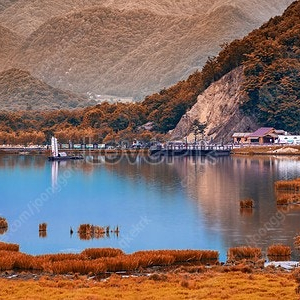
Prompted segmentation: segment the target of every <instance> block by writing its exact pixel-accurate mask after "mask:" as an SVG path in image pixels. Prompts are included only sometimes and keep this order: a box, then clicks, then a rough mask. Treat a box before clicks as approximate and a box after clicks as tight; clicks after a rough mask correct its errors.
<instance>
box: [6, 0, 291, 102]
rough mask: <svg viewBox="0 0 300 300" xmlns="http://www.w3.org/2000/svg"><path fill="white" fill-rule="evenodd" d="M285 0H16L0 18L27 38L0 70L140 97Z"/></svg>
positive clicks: (180, 75)
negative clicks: (25, 72)
mask: <svg viewBox="0 0 300 300" xmlns="http://www.w3.org/2000/svg"><path fill="white" fill-rule="evenodd" d="M290 1H291V0H285V1H282V0H273V2H274V3H272V5H270V3H269V1H267V0H261V1H258V0H251V1H249V0H247V1H246V0H233V1H230V3H224V1H221V0H214V1H207V0H197V1H186V0H180V1H175V0H165V1H158V0H144V1H137V0H131V1H126V3H124V1H119V0H115V1H108V0H106V1H105V0H102V1H99V0H98V1H96V0H84V1H81V0H75V1H70V0H68V1H62V0H51V1H45V0H43V1H37V0H32V1H26V0H19V1H18V2H16V4H15V5H12V6H11V7H9V8H8V9H7V10H5V11H3V13H0V24H1V25H3V26H6V27H7V28H9V29H10V30H11V31H13V32H16V33H17V34H18V35H19V36H22V37H24V38H26V41H25V42H24V43H23V45H22V47H20V49H19V52H18V53H17V54H16V55H12V56H10V57H9V59H8V60H7V62H6V64H1V65H0V70H1V69H2V70H4V69H8V68H19V69H22V70H26V71H29V72H30V73H31V74H32V75H33V76H34V77H36V78H38V79H40V80H42V81H44V82H45V83H47V84H50V85H51V86H53V87H56V88H60V89H63V90H70V91H72V92H76V93H87V92H91V93H92V94H101V95H104V94H108V95H115V96H119V97H125V96H126V97H134V98H135V99H137V100H141V99H143V98H144V97H145V96H146V95H149V94H152V93H153V92H157V91H159V89H161V88H162V87H169V86H171V85H172V84H174V83H176V82H178V81H179V80H182V79H185V78H186V77H187V75H189V74H191V72H193V71H194V70H195V69H196V68H201V67H202V66H203V65H204V64H205V61H206V59H207V57H208V56H209V55H215V54H216V53H218V51H219V50H220V46H219V45H220V44H222V43H224V42H228V41H232V40H233V39H235V38H240V37H242V36H244V35H245V34H247V33H248V32H250V31H251V30H253V28H256V27H257V26H259V25H261V24H262V23H263V21H265V20H267V19H268V17H269V16H271V15H275V14H276V13H279V12H282V10H283V8H284V7H286V5H287V2H290ZM248 2H251V5H249V4H248ZM283 2H284V3H283ZM258 11H259V14H258V13H256V12H258ZM262 11H263V13H261V12H262Z"/></svg>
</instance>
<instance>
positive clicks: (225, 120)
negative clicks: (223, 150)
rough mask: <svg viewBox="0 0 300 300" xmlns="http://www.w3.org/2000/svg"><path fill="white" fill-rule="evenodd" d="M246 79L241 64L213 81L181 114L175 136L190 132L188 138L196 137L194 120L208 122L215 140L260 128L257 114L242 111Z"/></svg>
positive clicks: (208, 127)
mask: <svg viewBox="0 0 300 300" xmlns="http://www.w3.org/2000/svg"><path fill="white" fill-rule="evenodd" d="M244 80H245V77H244V74H243V68H242V67H239V68H237V69H234V70H233V71H231V72H229V73H228V74H226V75H224V76H223V77H222V78H221V79H220V80H218V81H217V82H214V83H212V84H211V85H210V86H209V87H208V88H207V89H206V90H205V91H204V92H203V93H202V94H201V95H199V96H198V98H197V102H196V104H195V105H194V106H193V107H192V108H191V109H190V110H189V111H188V112H187V113H186V114H185V115H184V116H183V117H182V118H181V120H180V122H179V123H178V125H177V126H176V128H175V129H174V130H173V131H172V135H171V136H172V139H175V140H176V139H181V138H183V137H185V136H189V137H188V140H189V141H194V138H195V136H194V134H193V132H191V127H192V124H193V122H194V121H195V120H198V121H199V122H200V123H206V124H207V127H206V129H205V135H206V136H207V137H208V138H209V139H212V140H214V141H222V140H223V141H229V140H230V139H231V136H232V134H233V133H234V132H240V131H241V132H249V131H252V130H253V131H254V129H256V128H257V123H256V120H255V118H253V117H251V116H247V115H245V114H243V112H242V111H241V109H240V103H241V102H244V101H245V98H247V95H246V93H245V92H244V91H243V88H242V84H243V82H244ZM197 138H200V136H198V137H197Z"/></svg>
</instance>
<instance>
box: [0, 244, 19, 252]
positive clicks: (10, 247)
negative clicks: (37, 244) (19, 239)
mask: <svg viewBox="0 0 300 300" xmlns="http://www.w3.org/2000/svg"><path fill="white" fill-rule="evenodd" d="M19 248H20V247H19V245H18V244H9V243H4V242H0V250H6V251H19Z"/></svg>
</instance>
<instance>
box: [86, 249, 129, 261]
mask: <svg viewBox="0 0 300 300" xmlns="http://www.w3.org/2000/svg"><path fill="white" fill-rule="evenodd" d="M81 254H82V255H85V256H87V257H88V258H90V259H96V258H101V257H115V256H118V255H124V252H123V251H122V250H120V249H115V248H88V249H85V250H83V251H82V252H81Z"/></svg>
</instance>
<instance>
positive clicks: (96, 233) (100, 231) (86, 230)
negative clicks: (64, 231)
mask: <svg viewBox="0 0 300 300" xmlns="http://www.w3.org/2000/svg"><path fill="white" fill-rule="evenodd" d="M105 234H106V229H105V228H104V227H101V226H97V225H91V224H81V225H79V228H78V236H79V238H80V239H81V240H90V239H100V238H104V237H105Z"/></svg>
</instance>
